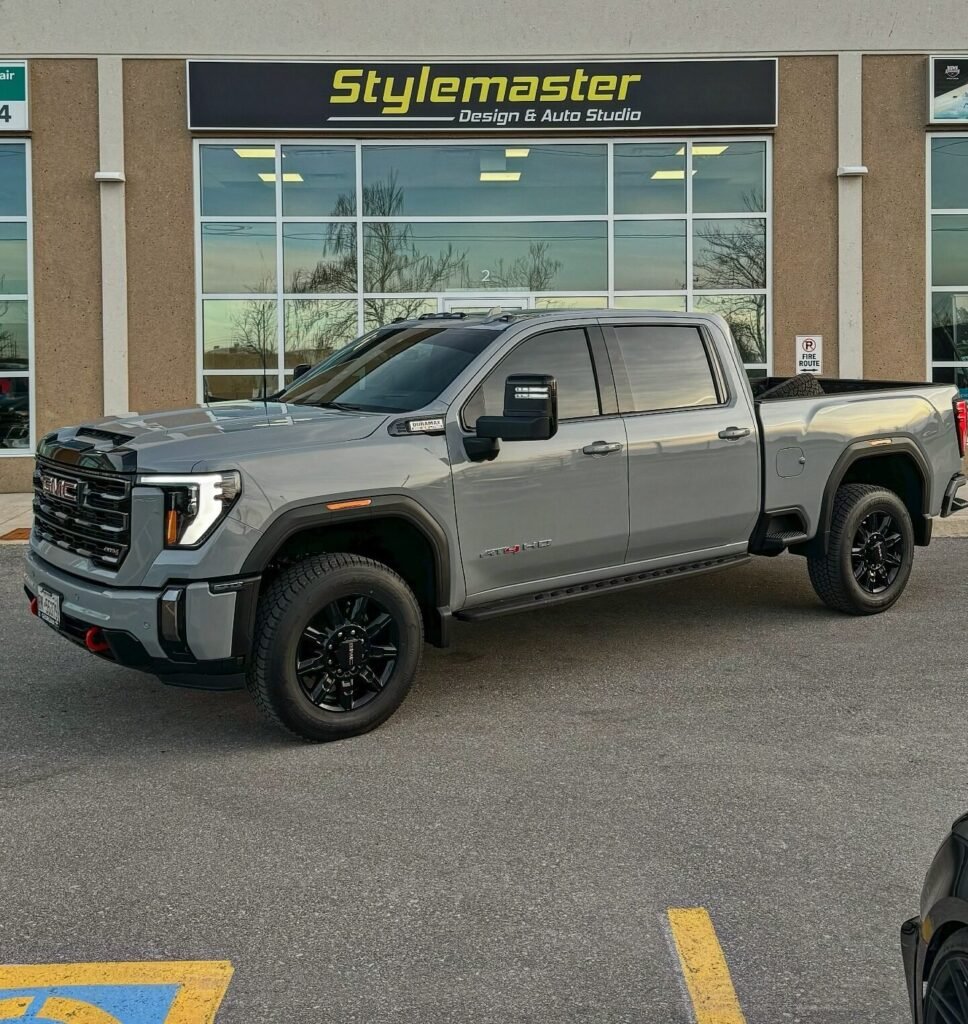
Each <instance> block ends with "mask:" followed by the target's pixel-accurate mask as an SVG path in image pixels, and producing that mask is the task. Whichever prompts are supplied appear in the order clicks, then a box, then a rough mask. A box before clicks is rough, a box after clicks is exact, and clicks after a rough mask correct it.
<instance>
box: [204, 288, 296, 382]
mask: <svg viewBox="0 0 968 1024" xmlns="http://www.w3.org/2000/svg"><path fill="white" fill-rule="evenodd" d="M276 308H277V304H276V300H275V299H205V300H204V301H203V302H202V341H203V345H204V349H203V359H202V365H203V367H204V368H205V369H207V370H244V369H261V368H262V366H263V365H266V366H268V367H270V368H271V369H272V370H276V369H277V368H278V363H279V357H278V351H279V341H278V328H277V322H276Z"/></svg>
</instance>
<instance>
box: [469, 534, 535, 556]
mask: <svg viewBox="0 0 968 1024" xmlns="http://www.w3.org/2000/svg"><path fill="white" fill-rule="evenodd" d="M547 547H551V538H550V537H549V538H548V540H523V541H521V543H520V544H506V545H505V546H504V547H503V548H485V549H484V550H483V551H482V552H481V555H480V557H481V558H493V557H494V556H495V555H520V554H521V553H522V552H524V551H537V550H538V548H547Z"/></svg>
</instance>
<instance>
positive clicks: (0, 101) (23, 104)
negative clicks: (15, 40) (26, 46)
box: [0, 59, 30, 132]
mask: <svg viewBox="0 0 968 1024" xmlns="http://www.w3.org/2000/svg"><path fill="white" fill-rule="evenodd" d="M29 127H30V125H29V122H28V116H27V62H26V61H25V60H3V59H0V131H3V132H25V131H27V129H28V128H29Z"/></svg>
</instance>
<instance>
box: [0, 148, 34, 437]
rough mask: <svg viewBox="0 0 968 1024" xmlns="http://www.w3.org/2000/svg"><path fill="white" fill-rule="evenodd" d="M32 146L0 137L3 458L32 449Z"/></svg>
mask: <svg viewBox="0 0 968 1024" xmlns="http://www.w3.org/2000/svg"><path fill="white" fill-rule="evenodd" d="M29 159H30V151H29V144H28V143H26V142H24V141H21V140H9V141H8V140H5V139H0V218H4V219H3V220H0V456H3V455H16V454H21V455H29V454H31V453H32V452H33V447H34V445H33V436H32V430H31V415H30V414H31V386H30V385H31V376H32V370H33V367H32V366H31V360H30V354H31V351H30V350H31V332H32V314H33V309H32V303H33V298H32V295H31V291H32V282H31V273H30V270H31V267H30V264H31V258H32V256H31V251H30V219H29V211H30V192H29Z"/></svg>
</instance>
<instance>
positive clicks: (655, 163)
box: [615, 142, 686, 214]
mask: <svg viewBox="0 0 968 1024" xmlns="http://www.w3.org/2000/svg"><path fill="white" fill-rule="evenodd" d="M615 212H616V213H617V214H622V213H685V212H686V145H685V143H678V142H671V143H670V142H649V143H642V144H638V143H636V144H634V145H626V144H622V145H617V146H616V147H615Z"/></svg>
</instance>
